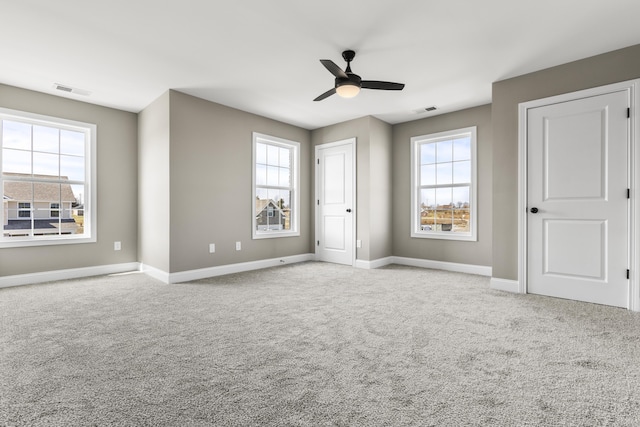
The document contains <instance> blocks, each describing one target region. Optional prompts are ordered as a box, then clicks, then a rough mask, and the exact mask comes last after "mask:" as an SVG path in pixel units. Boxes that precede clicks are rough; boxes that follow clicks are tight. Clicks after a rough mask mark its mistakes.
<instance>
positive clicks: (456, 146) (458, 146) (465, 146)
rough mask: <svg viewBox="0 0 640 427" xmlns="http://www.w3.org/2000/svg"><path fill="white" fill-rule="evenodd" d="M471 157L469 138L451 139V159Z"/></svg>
mask: <svg viewBox="0 0 640 427" xmlns="http://www.w3.org/2000/svg"><path fill="white" fill-rule="evenodd" d="M470 159H471V138H469V137H466V138H461V139H456V140H454V141H453V160H470Z"/></svg>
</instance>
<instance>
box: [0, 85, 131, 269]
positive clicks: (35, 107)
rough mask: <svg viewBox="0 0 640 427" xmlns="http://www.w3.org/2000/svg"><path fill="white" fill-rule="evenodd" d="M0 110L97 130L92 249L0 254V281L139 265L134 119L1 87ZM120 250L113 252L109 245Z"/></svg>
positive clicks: (20, 250) (70, 247)
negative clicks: (18, 276)
mask: <svg viewBox="0 0 640 427" xmlns="http://www.w3.org/2000/svg"><path fill="white" fill-rule="evenodd" d="M0 106H1V107H4V108H11V109H15V110H21V111H27V112H31V113H36V114H44V115H48V116H53V117H60V118H64V119H69V120H77V121H81V122H87V123H94V124H96V125H97V131H98V135H97V150H98V152H97V178H98V183H97V184H98V187H97V197H98V200H97V204H98V212H97V219H98V230H97V238H98V240H97V242H96V243H82V244H72V245H58V246H39V247H23V248H4V249H0V276H11V275H16V274H29V273H36V272H43V271H52V270H62V269H70V268H81V267H87V266H100V265H110V264H120V263H129V262H136V261H137V258H138V257H137V251H138V239H137V235H138V231H137V223H138V212H137V211H138V208H137V206H138V191H137V185H136V182H137V170H138V167H137V159H138V154H137V132H138V130H137V114H133V113H127V112H124V111H120V110H114V109H111V108H106V107H100V106H97V105H92V104H87V103H83V102H78V101H75V100H71V99H67V98H62V97H58V96H52V95H47V94H43V93H40V92H33V91H29V90H25V89H19V88H16V87H12V86H6V85H0ZM114 241H121V242H122V250H121V251H114V250H113V242H114Z"/></svg>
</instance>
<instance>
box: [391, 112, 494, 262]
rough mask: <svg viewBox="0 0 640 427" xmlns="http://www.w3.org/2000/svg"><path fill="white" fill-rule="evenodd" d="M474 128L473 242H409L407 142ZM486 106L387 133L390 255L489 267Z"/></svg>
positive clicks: (488, 116) (489, 145)
mask: <svg viewBox="0 0 640 427" xmlns="http://www.w3.org/2000/svg"><path fill="white" fill-rule="evenodd" d="M469 126H477V156H478V166H477V168H478V169H477V170H478V241H477V242H467V241H455V240H438V239H421V238H412V237H411V225H410V224H411V137H413V136H420V135H427V134H430V133H436V132H444V131H448V130H454V129H459V128H464V127H469ZM492 142H493V137H492V127H491V105H483V106H480V107H475V108H470V109H466V110H461V111H457V112H454V113H449V114H442V115H439V116H435V117H431V118H425V119H422V120H415V121H412V122H407V123H402V124H399V125H396V126H394V128H393V199H392V201H393V203H392V205H393V255H395V256H400V257H408V258H418V259H427V260H433V261H445V262H455V263H461V264H472V265H481V266H491V262H492V259H491V237H492V231H491V227H492V222H491V217H492V184H491V181H492V176H491V170H492V166H491V165H492V163H491V153H492Z"/></svg>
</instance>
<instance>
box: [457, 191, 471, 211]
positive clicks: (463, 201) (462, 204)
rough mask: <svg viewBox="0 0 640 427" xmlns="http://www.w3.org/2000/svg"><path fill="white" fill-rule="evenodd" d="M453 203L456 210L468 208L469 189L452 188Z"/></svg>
mask: <svg viewBox="0 0 640 427" xmlns="http://www.w3.org/2000/svg"><path fill="white" fill-rule="evenodd" d="M453 203H454V205H455V207H456V208H459V209H460V208H466V209H468V208H469V206H470V199H469V187H453Z"/></svg>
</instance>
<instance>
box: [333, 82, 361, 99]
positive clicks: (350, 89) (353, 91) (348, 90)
mask: <svg viewBox="0 0 640 427" xmlns="http://www.w3.org/2000/svg"><path fill="white" fill-rule="evenodd" d="M336 93H337V94H338V95H339V96H341V97H342V98H353V97H354V96H356V95H357V94H358V93H360V86H357V85H354V84H350V83H345V84H342V85H340V86H338V87H336Z"/></svg>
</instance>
